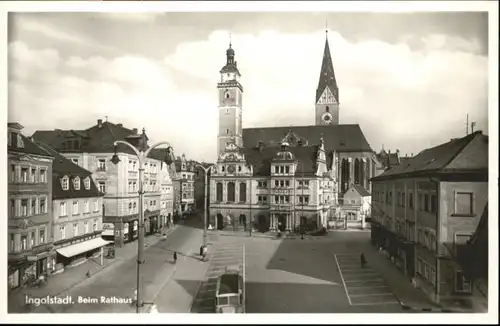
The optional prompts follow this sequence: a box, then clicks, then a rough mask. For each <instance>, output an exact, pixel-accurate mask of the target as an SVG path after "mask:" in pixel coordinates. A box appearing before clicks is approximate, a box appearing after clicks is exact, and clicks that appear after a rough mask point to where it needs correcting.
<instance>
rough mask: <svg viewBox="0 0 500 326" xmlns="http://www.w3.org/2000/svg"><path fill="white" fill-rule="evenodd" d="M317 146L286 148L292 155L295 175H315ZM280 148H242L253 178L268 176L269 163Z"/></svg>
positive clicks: (269, 173) (269, 171)
mask: <svg viewBox="0 0 500 326" xmlns="http://www.w3.org/2000/svg"><path fill="white" fill-rule="evenodd" d="M318 148H319V146H304V147H288V148H287V149H286V150H287V151H289V152H290V153H292V154H293V156H294V158H295V160H296V162H297V169H296V170H295V175H296V176H297V177H300V176H302V175H304V176H312V175H314V174H315V173H316V167H317V165H316V159H317V154H318ZM280 151H281V148H280V147H266V148H261V149H259V148H256V147H254V148H243V154H244V155H245V159H246V161H247V163H248V164H250V165H251V166H252V167H253V174H254V176H266V177H267V176H270V175H271V163H272V161H273V159H274V158H275V156H276V154H277V153H278V152H280Z"/></svg>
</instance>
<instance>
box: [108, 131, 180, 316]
mask: <svg viewBox="0 0 500 326" xmlns="http://www.w3.org/2000/svg"><path fill="white" fill-rule="evenodd" d="M143 132H144V130H143ZM119 144H123V145H126V146H128V147H129V148H131V149H132V150H133V151H134V152H135V154H136V155H137V158H138V159H139V191H138V193H139V239H138V245H137V300H136V313H139V311H140V308H141V307H142V306H143V305H144V303H145V302H144V301H143V299H142V297H143V293H142V289H141V287H142V284H141V264H143V263H144V207H143V205H144V202H143V200H144V185H143V182H144V181H143V180H144V163H145V161H146V158H147V157H148V155H149V153H150V152H151V150H152V149H153V148H155V147H158V146H161V145H167V146H168V147H167V149H166V151H167V152H166V156H165V163H167V164H170V163H171V157H170V155H169V154H170V153H171V152H170V151H171V149H172V146H170V143H168V142H165V141H162V142H158V143H156V144H154V145H153V146H151V147H149V148H147V145H146V142H145V141H140V142H139V145H138V147H139V148H136V147H134V146H133V145H131V144H130V143H128V142H126V141H122V140H117V141H115V142H114V146H115V154H114V155H113V158H112V159H111V162H113V163H114V164H118V163H119V162H120V158H119V157H118V155H117V147H118V145H119ZM169 161H170V162H169Z"/></svg>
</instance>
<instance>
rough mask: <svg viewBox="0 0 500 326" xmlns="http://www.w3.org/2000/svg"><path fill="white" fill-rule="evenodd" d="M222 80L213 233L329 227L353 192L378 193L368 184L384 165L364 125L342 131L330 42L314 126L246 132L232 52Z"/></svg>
mask: <svg viewBox="0 0 500 326" xmlns="http://www.w3.org/2000/svg"><path fill="white" fill-rule="evenodd" d="M220 74H221V80H220V82H219V83H218V84H217V88H218V91H219V107H218V114H219V126H218V136H217V153H218V160H217V163H216V165H215V166H214V168H213V170H212V173H211V180H210V190H211V191H210V193H211V195H210V221H209V223H210V224H211V225H212V226H213V227H216V228H218V229H221V228H224V227H225V228H228V227H230V228H242V227H248V226H252V227H253V228H255V229H260V230H262V231H265V230H277V229H281V230H290V231H292V230H296V228H297V227H298V226H304V224H307V225H310V226H314V227H321V226H326V225H327V221H328V220H329V219H333V218H342V215H343V214H342V209H341V206H339V203H341V202H342V200H341V199H342V197H343V195H344V193H345V192H346V191H347V190H348V189H350V188H351V186H352V185H358V187H360V188H362V189H364V190H365V191H366V192H368V193H369V192H371V185H370V182H369V180H370V178H372V177H373V176H375V175H376V174H377V168H376V167H377V166H378V165H380V163H379V162H378V160H377V157H376V156H375V153H374V151H373V150H372V149H371V147H370V145H369V143H368V141H367V140H366V138H365V136H364V135H363V132H362V130H361V128H360V126H359V125H357V124H340V118H339V117H340V106H339V103H340V100H339V88H338V85H337V80H336V78H335V72H334V69H333V64H332V59H331V55H330V47H329V44H328V35H327V38H326V41H325V48H324V54H323V61H322V64H321V73H320V77H319V82H318V86H317V89H316V94H315V109H314V117H315V124H314V125H306V126H286V127H285V126H283V127H265V128H246V129H243V127H242V120H243V107H242V98H243V90H244V89H243V86H242V84H241V82H240V79H241V74H240V72H239V70H238V65H237V62H236V61H235V51H234V49H233V48H232V45H231V44H230V45H229V48H228V49H227V51H226V65H225V66H224V67H223V68H222V69H221V70H220ZM352 218H353V219H358V218H359V217H357V216H356V215H353V217H352ZM361 223H362V222H361V221H360V224H361ZM363 224H364V223H363Z"/></svg>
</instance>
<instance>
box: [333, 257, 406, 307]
mask: <svg viewBox="0 0 500 326" xmlns="http://www.w3.org/2000/svg"><path fill="white" fill-rule="evenodd" d="M334 256H335V260H336V263H337V266H338V268H339V270H340V276H341V279H342V283H343V284H344V288H345V291H346V296H347V299H348V301H349V304H350V305H351V306H363V305H365V306H370V305H392V304H396V305H400V303H399V300H398V299H397V297H396V296H395V295H394V293H392V292H391V290H390V288H389V286H388V285H387V283H386V282H385V280H384V278H383V276H382V275H381V274H380V273H379V272H378V271H377V270H376V269H374V268H373V267H372V266H370V265H369V264H367V265H366V266H364V267H363V268H361V266H360V265H361V258H360V256H361V252H359V253H346V254H334Z"/></svg>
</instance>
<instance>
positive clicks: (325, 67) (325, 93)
mask: <svg viewBox="0 0 500 326" xmlns="http://www.w3.org/2000/svg"><path fill="white" fill-rule="evenodd" d="M315 119H316V125H325V124H334V125H338V124H339V88H338V87H337V81H336V80H335V72H334V71H333V64H332V57H331V55H330V46H329V45H328V30H327V31H326V41H325V50H324V52H323V62H322V63H321V73H320V76H319V82H318V88H317V89H316V113H315Z"/></svg>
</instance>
